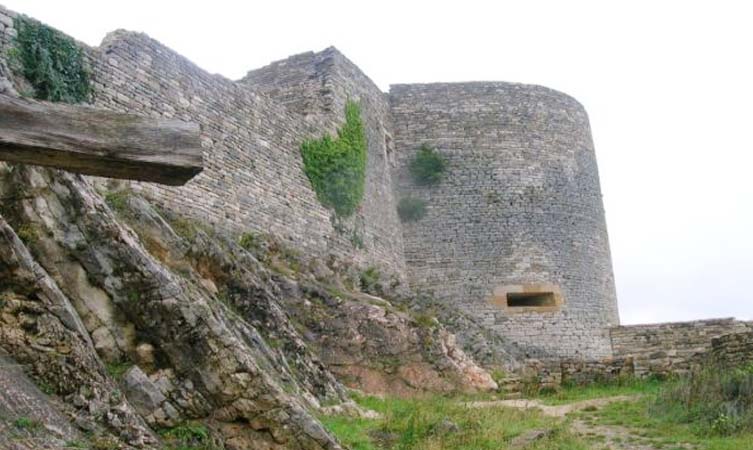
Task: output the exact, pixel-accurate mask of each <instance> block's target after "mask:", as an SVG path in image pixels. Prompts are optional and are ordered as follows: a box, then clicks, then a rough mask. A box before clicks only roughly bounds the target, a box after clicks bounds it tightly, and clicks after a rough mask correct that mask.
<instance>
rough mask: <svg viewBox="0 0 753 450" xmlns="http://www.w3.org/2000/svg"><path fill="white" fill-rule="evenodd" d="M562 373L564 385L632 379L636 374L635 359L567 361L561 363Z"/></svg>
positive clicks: (561, 377)
mask: <svg viewBox="0 0 753 450" xmlns="http://www.w3.org/2000/svg"><path fill="white" fill-rule="evenodd" d="M560 371H561V376H560V379H561V382H562V384H574V385H585V384H591V383H598V382H609V381H616V380H618V379H620V378H626V377H632V376H633V375H634V374H635V365H634V363H633V358H607V359H602V360H598V361H579V360H566V361H562V362H561V363H560Z"/></svg>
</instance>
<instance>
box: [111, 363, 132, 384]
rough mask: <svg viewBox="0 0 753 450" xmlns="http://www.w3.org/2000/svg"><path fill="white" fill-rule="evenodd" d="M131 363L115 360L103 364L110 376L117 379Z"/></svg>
mask: <svg viewBox="0 0 753 450" xmlns="http://www.w3.org/2000/svg"><path fill="white" fill-rule="evenodd" d="M132 365H133V364H131V363H130V362H122V361H115V362H110V363H107V364H105V369H107V374H108V375H110V378H112V379H113V380H116V381H117V380H120V379H122V378H123V375H125V373H126V372H127V371H128V369H130V368H131V366H132Z"/></svg>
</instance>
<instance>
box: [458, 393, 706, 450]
mask: <svg viewBox="0 0 753 450" xmlns="http://www.w3.org/2000/svg"><path fill="white" fill-rule="evenodd" d="M639 397H640V396H637V395H633V396H628V395H619V396H614V397H603V398H595V399H590V400H583V401H580V402H574V403H568V404H564V405H546V404H544V403H542V402H541V401H540V400H535V399H534V400H529V399H519V400H495V401H480V402H470V403H467V406H468V407H469V408H492V407H497V406H503V407H508V408H517V409H531V408H533V409H538V410H540V411H541V413H542V414H544V415H546V416H551V417H560V418H565V417H566V416H568V414H570V413H573V412H576V411H584V410H585V411H594V412H595V411H596V410H598V409H599V408H601V407H603V406H606V405H608V404H610V403H614V402H625V401H634V400H637V399H638V398H639ZM593 418H594V417H593V416H590V415H587V416H584V415H572V416H569V417H568V420H570V424H571V429H572V430H573V431H574V432H575V433H577V434H579V435H581V436H582V437H583V438H585V439H587V440H588V441H589V442H591V443H592V448H593V449H595V450H660V449H664V450H666V449H668V448H669V449H672V450H674V449H685V450H694V449H696V447H695V446H693V445H691V444H684V443H676V444H671V445H667V443H663V444H660V445H657V444H656V443H655V442H653V441H652V440H651V439H650V438H647V437H645V436H641V435H639V434H637V433H636V431H635V430H634V429H630V428H627V427H623V426H619V425H604V424H597V423H595V421H594V420H592V419H593ZM521 442H530V439H527V438H526V437H525V436H523V437H522V439H521ZM514 447H515V446H514ZM516 448H517V447H516ZM520 448H521V449H522V448H525V445H524V446H521V447H520Z"/></svg>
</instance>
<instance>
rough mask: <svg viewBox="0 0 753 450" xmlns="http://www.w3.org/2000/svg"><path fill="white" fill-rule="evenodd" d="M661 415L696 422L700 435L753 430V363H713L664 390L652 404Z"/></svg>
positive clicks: (728, 433) (654, 409) (655, 412)
mask: <svg viewBox="0 0 753 450" xmlns="http://www.w3.org/2000/svg"><path fill="white" fill-rule="evenodd" d="M652 412H653V413H654V414H657V415H659V416H665V417H672V418H674V420H677V421H678V422H681V423H688V424H694V425H695V426H697V428H698V432H699V434H702V435H706V434H712V435H722V436H728V435H733V434H737V433H741V432H751V431H753V365H751V366H747V367H743V368H729V367H722V366H716V365H709V366H706V367H704V368H702V369H700V370H696V371H694V372H693V373H692V374H690V375H689V376H687V377H683V378H681V379H679V380H678V381H677V382H676V383H674V384H672V385H671V386H670V387H669V388H668V389H666V390H663V391H662V392H661V393H660V395H659V396H658V398H657V401H656V402H655V404H654V405H653V406H652Z"/></svg>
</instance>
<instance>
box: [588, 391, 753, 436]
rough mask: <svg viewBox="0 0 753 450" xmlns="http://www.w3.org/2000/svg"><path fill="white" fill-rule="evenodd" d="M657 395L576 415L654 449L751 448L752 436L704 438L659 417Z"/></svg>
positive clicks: (670, 417) (695, 428)
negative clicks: (624, 431)
mask: <svg viewBox="0 0 753 450" xmlns="http://www.w3.org/2000/svg"><path fill="white" fill-rule="evenodd" d="M657 398H658V396H657V394H653V395H647V396H644V397H641V398H639V399H637V400H635V401H629V402H615V403H611V404H609V405H606V406H603V407H601V408H599V409H598V410H596V411H581V412H579V413H577V414H576V415H577V416H578V417H580V418H582V419H583V420H585V421H587V422H588V423H593V424H595V425H607V426H619V427H625V428H627V429H628V430H630V432H631V437H633V439H635V440H638V441H640V442H644V443H647V444H650V445H652V446H655V447H656V448H673V447H672V446H677V445H680V444H692V445H694V446H696V448H698V449H699V450H733V449H734V450H740V449H748V448H753V434H741V435H738V436H734V437H725V436H713V435H708V434H705V432H704V431H703V429H702V428H699V424H697V423H686V422H684V421H683V419H682V417H681V415H677V414H660V413H657V412H656V410H655V409H654V405H655V404H656V401H657Z"/></svg>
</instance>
